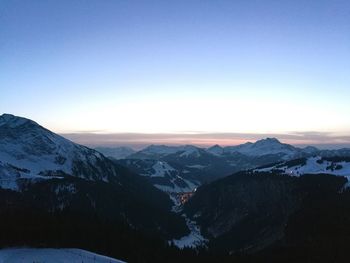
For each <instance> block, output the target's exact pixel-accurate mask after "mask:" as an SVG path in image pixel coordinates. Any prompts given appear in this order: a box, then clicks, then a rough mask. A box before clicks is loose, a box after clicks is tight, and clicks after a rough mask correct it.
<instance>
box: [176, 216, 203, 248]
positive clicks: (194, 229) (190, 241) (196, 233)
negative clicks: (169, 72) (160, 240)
mask: <svg viewBox="0 0 350 263" xmlns="http://www.w3.org/2000/svg"><path fill="white" fill-rule="evenodd" d="M182 216H183V217H185V219H186V224H187V226H188V228H189V229H190V231H191V232H190V233H189V234H188V235H187V236H184V237H182V238H180V239H173V240H172V242H173V243H174V245H175V246H177V247H178V248H184V247H191V248H195V247H198V246H205V245H206V243H207V242H208V240H207V239H205V238H204V237H203V236H202V235H201V231H200V228H199V226H198V225H197V224H196V222H195V221H192V220H190V219H189V218H187V217H186V215H184V214H183V215H182Z"/></svg>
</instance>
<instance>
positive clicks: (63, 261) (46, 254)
mask: <svg viewBox="0 0 350 263" xmlns="http://www.w3.org/2000/svg"><path fill="white" fill-rule="evenodd" d="M28 262H45V263H82V262H84V263H122V262H124V261H120V260H117V259H114V258H110V257H106V256H102V255H98V254H95V253H92V252H89V251H86V250H82V249H74V248H65V249H53V248H9V249H1V250H0V263H28Z"/></svg>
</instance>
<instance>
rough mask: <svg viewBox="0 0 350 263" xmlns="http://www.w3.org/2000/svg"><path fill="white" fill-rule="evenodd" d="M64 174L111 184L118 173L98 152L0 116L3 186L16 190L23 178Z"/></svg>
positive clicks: (25, 122)
mask: <svg viewBox="0 0 350 263" xmlns="http://www.w3.org/2000/svg"><path fill="white" fill-rule="evenodd" d="M63 175H72V176H77V177H81V178H84V179H88V180H103V181H109V180H110V179H111V177H115V176H116V175H117V171H116V169H115V166H114V165H113V164H112V163H111V162H110V161H109V160H108V159H107V158H105V157H104V156H103V155H102V154H100V153H99V152H97V151H95V150H92V149H89V148H87V147H85V146H81V145H78V144H75V143H73V142H71V141H69V140H67V139H65V138H63V137H62V136H59V135H57V134H55V133H53V132H51V131H49V130H47V129H45V128H43V127H42V126H40V125H39V124H37V123H36V122H34V121H31V120H29V119H25V118H21V117H17V116H14V115H10V114H3V115H1V116H0V187H3V188H10V189H13V190H16V188H17V183H16V182H17V181H18V180H21V179H43V178H44V177H45V178H52V177H60V176H63ZM11 180H12V181H11Z"/></svg>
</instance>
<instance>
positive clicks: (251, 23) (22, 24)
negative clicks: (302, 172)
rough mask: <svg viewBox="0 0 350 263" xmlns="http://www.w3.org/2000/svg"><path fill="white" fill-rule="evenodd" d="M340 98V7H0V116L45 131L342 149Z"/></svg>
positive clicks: (348, 127)
mask: <svg viewBox="0 0 350 263" xmlns="http://www.w3.org/2000/svg"><path fill="white" fill-rule="evenodd" d="M349 99H350V1H348V0H343V1H338V0H328V1H324V0H313V1H311V0H309V1H307V0H303V1H301V0H291V1H287V0H265V1H262V0H261V1H258V0H256V1H249V0H242V1H238V0H236V1H235V0H230V1H220V0H215V1H214V0H212V1H205V0H201V1H191V0H186V1H180V0H176V1H164V0H159V1H130V0H113V1H107V0H105V1H100V0H96V1H87V0H85V1H83V0H81V1H79V0H75V1H63V0H60V1H52V0H47V1H44V0H42V1H39V0H33V1H22V0H21V1H17V0H0V113H4V112H6V113H12V114H15V115H20V116H24V117H28V118H31V119H34V120H36V121H37V122H39V123H40V124H42V125H44V126H46V127H47V128H49V129H51V130H53V131H55V132H59V133H79V134H85V133H98V134H109V133H123V134H125V133H141V134H147V133H154V134H158V135H159V134H164V133H166V134H169V133H170V134H191V135H193V134H203V133H208V134H212V135H211V138H210V139H211V140H212V141H215V136H214V137H213V134H221V133H223V134H261V136H263V135H265V134H277V135H278V134H282V135H286V134H294V135H298V134H299V135H300V134H303V136H304V135H305V134H306V135H309V134H310V133H313V134H318V135H320V134H323V135H324V137H322V136H316V137H315V138H314V141H313V143H323V142H325V140H326V139H327V143H339V142H340V143H342V142H344V143H346V142H349V143H350V140H349V139H348V137H347V136H348V135H349V134H350V118H349V113H350V100H349ZM219 137H220V136H219ZM219 137H217V138H218V141H220V142H221V143H222V144H225V141H221V139H220V138H219ZM248 137H249V136H248ZM248 137H247V138H248ZM253 137H254V136H253ZM332 137H334V138H335V139H334V140H333V141H332ZM239 138H240V139H242V137H239ZM339 138H342V139H341V140H340V139H339ZM344 138H346V139H344ZM165 142H168V141H165ZM169 142H171V140H170V139H169ZM305 142H306V141H305Z"/></svg>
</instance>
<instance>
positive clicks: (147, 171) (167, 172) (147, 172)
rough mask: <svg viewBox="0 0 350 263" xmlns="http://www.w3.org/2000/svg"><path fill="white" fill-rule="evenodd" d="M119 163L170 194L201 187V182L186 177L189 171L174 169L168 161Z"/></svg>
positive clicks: (126, 160) (125, 161) (150, 160)
mask: <svg viewBox="0 0 350 263" xmlns="http://www.w3.org/2000/svg"><path fill="white" fill-rule="evenodd" d="M118 163H119V164H121V165H124V166H126V167H128V168H129V169H131V170H132V171H134V172H135V173H138V174H140V175H142V176H144V177H146V178H148V180H149V181H150V182H151V183H152V184H153V185H154V186H155V187H156V188H158V189H160V190H162V191H164V192H166V193H168V194H173V193H182V192H191V191H193V190H194V189H195V188H197V187H198V186H199V185H200V182H198V181H196V180H193V179H191V178H188V177H187V176H186V175H187V173H189V169H187V170H186V169H181V168H179V167H177V168H174V167H173V166H171V165H170V164H169V163H168V162H166V161H162V160H153V159H125V160H119V161H118Z"/></svg>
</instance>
